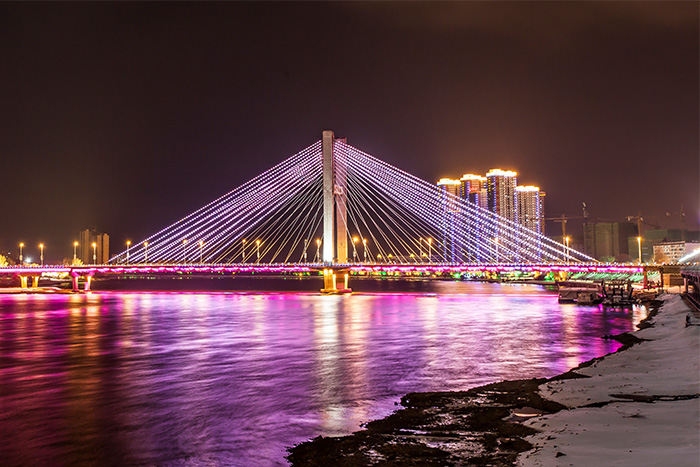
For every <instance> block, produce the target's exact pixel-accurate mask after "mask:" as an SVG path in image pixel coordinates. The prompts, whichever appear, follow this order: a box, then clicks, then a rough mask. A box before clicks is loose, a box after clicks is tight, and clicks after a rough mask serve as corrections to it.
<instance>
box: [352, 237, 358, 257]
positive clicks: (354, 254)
mask: <svg viewBox="0 0 700 467" xmlns="http://www.w3.org/2000/svg"><path fill="white" fill-rule="evenodd" d="M358 240H359V238H357V237H352V262H353V263H356V262H357V241H358Z"/></svg>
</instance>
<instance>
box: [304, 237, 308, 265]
mask: <svg viewBox="0 0 700 467" xmlns="http://www.w3.org/2000/svg"><path fill="white" fill-rule="evenodd" d="M308 247H309V239H308V238H305V239H304V262H305V263H306V249H307V248H308Z"/></svg>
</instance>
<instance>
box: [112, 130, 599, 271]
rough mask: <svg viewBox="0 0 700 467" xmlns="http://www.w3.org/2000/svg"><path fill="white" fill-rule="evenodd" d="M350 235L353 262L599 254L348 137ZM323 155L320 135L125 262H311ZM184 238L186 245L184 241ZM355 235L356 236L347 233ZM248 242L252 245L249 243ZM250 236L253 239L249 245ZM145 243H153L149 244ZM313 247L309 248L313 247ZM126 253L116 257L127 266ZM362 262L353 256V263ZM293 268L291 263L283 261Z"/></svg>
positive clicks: (566, 258) (337, 149)
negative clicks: (498, 211)
mask: <svg viewBox="0 0 700 467" xmlns="http://www.w3.org/2000/svg"><path fill="white" fill-rule="evenodd" d="M333 157H334V159H335V160H336V161H337V164H336V170H337V171H340V172H341V173H340V175H341V176H342V177H343V179H344V180H346V186H345V187H344V193H343V195H344V196H342V197H339V198H338V199H342V200H343V201H342V202H343V203H345V206H344V208H345V209H346V211H347V226H346V229H345V230H346V235H347V239H348V242H347V243H348V244H349V245H351V246H352V247H353V248H355V250H354V251H353V254H352V255H351V257H352V258H353V260H355V261H359V259H360V258H362V262H363V263H365V264H370V263H373V262H376V261H378V260H381V261H389V262H390V263H391V264H396V265H408V264H411V265H413V266H416V267H417V266H421V265H422V266H423V267H424V268H427V265H430V264H435V263H442V264H449V265H459V264H470V265H486V264H527V263H529V264H546V263H547V264H553V263H562V264H564V263H572V264H576V263H581V262H593V261H594V260H593V259H592V258H590V257H588V256H586V255H584V254H582V253H580V252H577V251H575V250H573V249H570V248H567V247H566V246H565V245H562V244H560V243H557V242H555V241H553V240H551V239H549V238H547V237H544V236H542V235H539V234H537V233H536V232H533V231H531V230H529V229H527V228H525V227H523V226H521V225H519V224H517V223H515V222H512V221H509V220H507V219H504V218H502V217H500V216H498V215H496V214H494V213H492V212H490V211H487V210H485V209H482V208H480V207H479V206H477V205H475V204H473V203H470V202H469V201H467V200H464V199H461V198H459V197H455V196H453V195H451V194H449V193H445V191H444V190H441V189H440V188H439V187H437V186H435V185H433V184H432V183H429V182H427V181H425V180H422V179H420V178H418V177H415V176H413V175H411V174H408V173H406V172H404V171H403V170H401V169H399V168H397V167H394V166H392V165H390V164H387V163H386V162H383V161H381V160H379V159H377V158H375V157H373V156H371V155H369V154H367V153H365V152H362V151H360V150H359V149H357V148H354V147H353V146H350V145H349V144H347V142H346V141H345V140H342V139H336V140H335V141H334V149H333ZM322 229H323V156H322V143H321V141H318V142H316V143H314V144H312V145H311V146H309V147H307V148H306V149H304V150H302V151H301V152H299V153H297V154H295V155H293V156H291V157H289V158H288V159H286V160H284V161H282V162H281V163H279V164H278V165H276V166H274V167H272V168H270V169H269V170H267V171H265V172H264V173H262V174H260V175H258V176H257V177H255V178H253V179H252V180H250V181H248V182H246V183H244V184H243V185H241V186H239V187H238V188H236V189H234V190H232V191H231V192H229V193H227V194H225V195H224V196H222V197H220V198H218V199H216V200H214V201H212V202H211V203H209V204H207V205H206V206H204V207H202V208H200V209H198V210H197V211H195V212H193V213H191V214H189V215H187V216H186V217H184V218H183V219H181V220H179V221H177V222H175V223H173V224H171V225H169V226H168V227H166V228H164V229H162V230H160V231H159V232H156V233H155V234H153V235H151V236H149V237H148V238H144V239H142V240H140V241H138V242H134V243H133V244H132V246H131V247H130V248H129V252H128V255H129V259H128V263H129V264H130V265H131V264H134V265H137V264H138V263H142V264H143V263H149V264H150V263H161V264H163V265H164V267H165V265H168V266H169V267H173V268H175V267H176V265H180V266H181V267H183V268H185V269H183V270H185V271H186V270H188V269H187V267H189V266H190V265H191V264H192V263H203V264H216V265H234V264H240V265H246V264H253V263H260V264H259V265H263V264H267V265H272V264H280V265H289V266H291V265H294V264H306V262H305V258H316V256H315V255H316V253H317V252H316V249H317V248H318V245H317V244H315V243H314V242H313V241H309V240H308V239H318V238H322V236H323V232H322ZM185 238H186V239H187V242H183V240H182V239H185ZM354 238H356V239H357V240H356V241H351V239H354ZM245 239H248V240H249V243H250V244H249V245H248V248H246V241H245ZM251 242H252V243H251ZM146 248H147V250H146ZM309 250H311V251H309ZM126 263H127V251H126V250H125V251H124V252H122V253H120V254H119V255H117V256H116V257H115V258H114V259H113V260H112V261H111V264H112V265H114V266H118V265H126ZM354 264H357V263H354ZM284 267H287V266H284Z"/></svg>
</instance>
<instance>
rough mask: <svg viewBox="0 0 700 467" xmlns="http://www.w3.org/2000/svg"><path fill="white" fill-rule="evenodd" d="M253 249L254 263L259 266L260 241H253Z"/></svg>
mask: <svg viewBox="0 0 700 467" xmlns="http://www.w3.org/2000/svg"><path fill="white" fill-rule="evenodd" d="M255 248H256V258H257V259H256V260H255V261H256V263H257V264H260V240H255Z"/></svg>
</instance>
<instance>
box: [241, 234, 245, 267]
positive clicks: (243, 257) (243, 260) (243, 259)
mask: <svg viewBox="0 0 700 467" xmlns="http://www.w3.org/2000/svg"><path fill="white" fill-rule="evenodd" d="M242 243H243V251H242V252H241V263H245V238H244V239H243V242H242Z"/></svg>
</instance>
